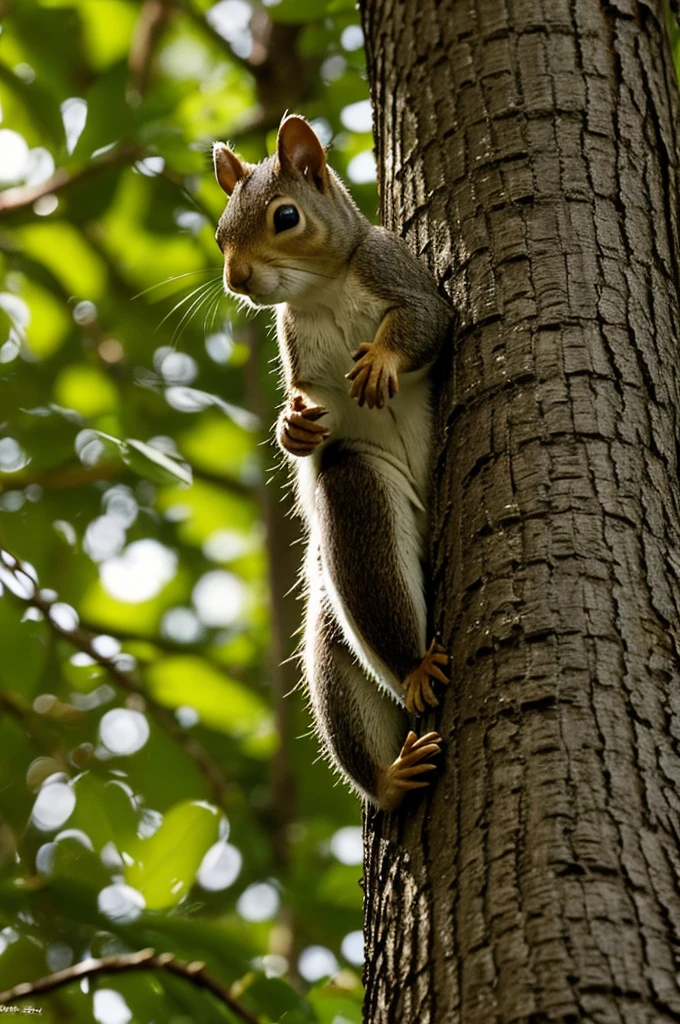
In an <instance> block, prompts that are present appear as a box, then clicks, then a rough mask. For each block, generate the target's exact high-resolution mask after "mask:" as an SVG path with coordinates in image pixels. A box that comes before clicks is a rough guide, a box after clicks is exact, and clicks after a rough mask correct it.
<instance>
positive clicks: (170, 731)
mask: <svg viewBox="0 0 680 1024" xmlns="http://www.w3.org/2000/svg"><path fill="white" fill-rule="evenodd" d="M0 554H1V558H0V562H1V564H2V567H3V568H4V569H5V570H6V571H7V572H10V573H11V574H12V576H13V577H14V579H15V580H16V581H17V583H18V584H19V585H20V587H21V588H22V589H25V588H26V585H27V581H30V583H31V587H32V593H30V594H28V595H26V596H23V595H22V594H13V596H14V597H15V598H16V599H18V600H20V601H23V602H24V604H26V605H28V606H29V607H33V608H37V609H38V610H39V611H41V612H42V613H43V615H44V616H45V619H46V621H47V622H48V623H49V625H50V626H51V628H52V629H53V630H54V631H55V633H58V634H59V635H60V636H62V637H64V639H65V640H68V641H69V643H71V644H73V646H74V647H77V648H78V650H79V651H82V652H83V653H84V654H87V655H89V657H90V658H92V660H93V661H96V662H97V664H98V665H101V667H102V668H103V669H105V670H106V671H107V672H108V673H109V675H110V676H111V677H112V678H113V679H114V680H115V681H116V682H117V683H118V685H119V686H120V687H121V688H122V689H124V690H127V691H128V693H133V694H135V695H137V696H138V697H140V698H142V700H143V701H144V704H145V706H146V707H147V708H148V710H149V714H150V715H151V716H152V717H153V719H154V721H155V722H156V724H157V725H158V726H159V728H161V729H162V730H163V731H164V732H165V733H166V734H167V735H168V736H169V737H170V738H171V739H172V740H174V742H175V743H176V744H177V745H178V746H179V747H181V748H182V750H183V751H184V753H185V754H187V756H188V757H190V758H191V760H192V761H193V762H194V764H195V765H196V767H197V768H198V770H199V771H200V772H201V774H202V775H203V777H204V778H205V780H206V782H207V784H208V786H209V787H210V789H211V791H212V796H213V799H214V801H215V803H216V804H218V805H219V806H220V807H222V808H223V809H226V808H227V807H228V803H229V795H230V790H231V787H230V785H229V783H228V782H227V780H226V778H225V777H224V774H223V772H222V769H221V768H220V766H219V765H218V764H217V762H216V761H215V760H214V759H213V758H212V756H211V755H210V754H209V753H208V751H207V750H206V749H205V747H204V746H203V745H202V744H201V743H199V742H198V740H196V739H194V737H193V736H191V735H190V733H188V732H187V731H186V729H183V728H182V726H181V725H179V723H178V722H177V720H176V719H175V716H174V715H173V714H172V712H171V711H170V710H169V709H168V708H166V707H164V706H163V705H162V704H159V703H158V702H157V701H155V700H154V699H153V697H150V696H149V694H148V692H147V690H146V689H145V687H144V686H143V685H142V684H141V683H140V682H139V681H138V680H137V679H136V677H135V676H134V674H133V673H132V672H127V671H125V670H124V669H121V668H120V667H119V666H118V665H117V664H116V662H115V660H114V659H113V658H107V657H104V655H102V654H99V652H98V651H97V650H96V649H95V647H94V646H93V643H92V638H91V637H90V636H89V635H88V634H87V633H86V632H85V631H84V630H83V629H80V628H78V627H76V628H75V629H68V628H66V627H65V626H61V625H60V624H59V623H58V622H55V620H54V618H53V617H52V615H51V614H50V613H51V610H52V605H53V604H55V602H56V600H57V599H56V598H54V599H52V600H49V599H47V598H45V597H43V595H42V594H41V592H40V589H39V585H38V582H37V580H36V579H35V578H34V577H33V575H32V574H31V572H30V571H29V570H28V569H27V568H26V567H25V566H24V565H23V564H22V562H21V560H20V559H19V558H17V557H16V556H15V555H13V554H11V552H9V551H8V550H7V548H6V547H5V545H4V544H3V545H0Z"/></svg>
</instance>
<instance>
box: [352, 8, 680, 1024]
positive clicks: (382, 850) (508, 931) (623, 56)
mask: <svg viewBox="0 0 680 1024" xmlns="http://www.w3.org/2000/svg"><path fill="white" fill-rule="evenodd" d="M362 14H363V22H364V31H365V36H366V44H367V53H368V68H369V76H370V81H371V89H372V97H373V104H374V110H375V129H376V142H377V149H378V166H379V181H380V187H381V200H382V212H383V218H384V223H385V224H386V225H387V226H389V227H392V228H394V229H395V230H397V231H400V232H401V233H402V234H403V236H404V237H405V238H406V240H407V241H408V242H409V244H410V245H411V246H412V248H413V249H414V250H415V251H416V252H417V253H419V254H420V255H421V256H422V257H423V258H424V259H426V260H428V261H429V263H430V265H431V266H432V268H433V269H434V271H435V272H436V274H437V275H438V278H439V280H440V281H441V282H442V283H444V284H445V286H446V288H447V290H448V293H449V295H450V296H451V299H452V300H453V302H454V304H455V306H456V308H457V311H458V314H459V321H458V324H457V328H456V331H455V337H454V343H453V351H452V353H450V354H449V355H450V360H451V362H452V363H453V364H454V370H455V373H454V376H453V381H452V382H451V381H450V382H449V384H448V386H446V387H444V388H443V389H442V394H441V395H439V396H438V405H439V414H440V417H441V425H442V430H441V434H440V436H441V437H442V438H443V446H442V449H441V452H440V454H439V458H438V461H437V466H436V475H435V488H436V490H435V498H434V507H433V524H432V536H433V542H432V545H433V546H432V559H433V562H432V564H433V570H432V572H433V625H434V627H435V628H437V629H438V630H440V631H441V635H442V637H443V640H444V642H445V643H446V645H447V647H448V649H449V650H450V652H451V655H452V665H451V668H452V680H453V682H452V685H451V686H450V688H449V690H448V692H447V694H446V697H445V699H444V701H443V707H442V708H441V709H440V710H441V715H440V716H439V717H437V718H434V719H432V720H431V721H432V722H434V723H435V724H436V725H437V727H438V728H439V729H440V730H441V732H442V735H443V736H444V737H445V744H446V749H445V754H444V762H445V763H444V767H443V770H442V773H441V777H440V778H439V779H438V780H437V781H436V783H435V785H433V786H432V787H431V789H430V790H428V791H426V793H425V797H424V798H422V797H420V796H417V797H414V798H413V799H411V800H409V801H408V802H407V803H406V804H405V806H404V808H403V809H402V811H400V812H399V813H398V814H393V815H384V814H380V813H375V814H373V813H369V814H368V815H367V818H366V822H365V826H366V827H365V832H366V858H365V886H366V895H365V917H366V955H367V961H366V969H365V976H366V984H367V996H366V1009H365V1020H366V1021H368V1022H370V1024H411V1022H413V1024H416V1022H417V1024H449V1022H451V1024H454V1022H455V1024H459V1022H460V1024H496V1022H502V1024H510V1022H513V1024H514V1022H528V1024H542V1022H548V1021H550V1022H554V1021H560V1022H563V1024H567V1022H576V1021H593V1022H598V1024H642V1022H644V1024H651V1022H654V1024H660V1022H667V1021H680V984H679V981H678V977H679V975H678V971H679V970H680V843H679V839H680V818H679V811H680V756H679V755H680V747H679V740H680V615H679V600H680V598H679V595H680V589H679V579H680V487H679V483H678V465H679V452H680V449H679V446H678V441H677V439H678V436H679V435H678V420H679V417H680V391H679V377H680V366H679V363H680V359H679V354H678V348H677V346H678V324H679V322H680V267H679V247H678V157H677V134H678V128H677V125H678V90H677V82H676V78H675V73H674V68H673V62H672V58H671V54H670V50H669V45H668V39H667V35H666V31H665V26H664V11H663V7H662V4H661V2H660V0H401V2H400V0H363V7H362ZM426 724H427V725H428V726H430V720H428V722H427V723H426ZM421 728H422V726H421Z"/></svg>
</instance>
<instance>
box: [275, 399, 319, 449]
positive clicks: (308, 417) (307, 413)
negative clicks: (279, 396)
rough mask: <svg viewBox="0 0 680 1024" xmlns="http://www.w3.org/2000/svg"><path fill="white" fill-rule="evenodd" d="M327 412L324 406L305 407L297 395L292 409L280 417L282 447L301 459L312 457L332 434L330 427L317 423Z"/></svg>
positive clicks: (278, 435) (279, 435)
mask: <svg viewBox="0 0 680 1024" xmlns="http://www.w3.org/2000/svg"><path fill="white" fill-rule="evenodd" d="M327 412H328V410H327V409H324V407H323V406H322V405H305V403H304V400H303V399H302V398H301V397H300V396H299V395H297V396H296V397H295V399H294V400H293V404H292V407H291V408H290V409H285V410H284V412H283V413H282V414H281V416H280V417H279V425H278V430H277V438H278V442H279V444H280V445H281V447H282V448H284V449H285V450H286V451H287V452H289V453H290V454H291V455H297V456H298V457H299V458H303V457H304V456H305V455H311V454H312V452H314V451H316V449H317V448H318V446H319V445H320V444H321V442H322V441H325V440H326V438H327V437H328V435H329V434H330V431H329V429H328V427H326V426H324V424H323V423H317V420H319V419H321V417H322V416H325V415H326V413H327Z"/></svg>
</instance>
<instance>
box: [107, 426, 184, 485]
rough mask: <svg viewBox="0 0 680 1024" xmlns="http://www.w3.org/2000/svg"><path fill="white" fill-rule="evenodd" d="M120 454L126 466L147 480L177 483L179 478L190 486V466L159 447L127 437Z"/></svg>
mask: <svg viewBox="0 0 680 1024" xmlns="http://www.w3.org/2000/svg"><path fill="white" fill-rule="evenodd" d="M121 455H122V458H123V462H124V463H125V465H126V466H129V467H130V469H133V470H134V471H135V473H138V474H139V475H140V476H143V477H146V479H147V480H153V481H154V483H157V484H170V483H177V481H178V480H179V481H180V483H182V484H184V485H185V486H186V487H190V486H191V482H192V475H191V467H190V466H187V464H186V463H183V462H178V461H177V460H176V459H174V458H172V457H171V456H170V455H166V454H165V452H162V451H161V450H160V448H154V446H153V445H150V444H145V443H144V442H143V441H136V440H134V438H130V437H129V438H127V439H126V440H125V442H124V443H123V444H122V445H121Z"/></svg>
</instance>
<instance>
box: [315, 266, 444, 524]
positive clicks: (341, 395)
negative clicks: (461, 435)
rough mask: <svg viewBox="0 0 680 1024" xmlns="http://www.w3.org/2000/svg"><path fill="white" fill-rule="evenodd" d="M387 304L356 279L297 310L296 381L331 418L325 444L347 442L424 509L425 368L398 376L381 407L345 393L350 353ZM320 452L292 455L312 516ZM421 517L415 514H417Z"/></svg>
mask: <svg viewBox="0 0 680 1024" xmlns="http://www.w3.org/2000/svg"><path fill="white" fill-rule="evenodd" d="M386 309H387V303H386V302H384V301H383V300H378V299H376V298H375V297H374V296H372V295H370V294H369V293H368V292H366V291H365V290H364V289H363V288H361V286H360V285H358V283H356V282H351V283H350V282H346V284H345V287H344V288H343V289H342V291H340V292H339V293H336V295H335V297H334V305H333V307H332V309H331V308H328V307H317V309H315V310H304V311H301V310H297V309H296V310H295V319H296V328H297V338H296V356H297V360H296V362H297V366H296V369H297V373H296V378H297V380H296V381H295V384H296V386H298V387H299V389H300V390H301V391H302V392H303V393H304V394H305V395H306V396H307V398H308V399H309V401H310V403H313V404H314V405H323V406H324V407H325V408H326V409H327V410H328V415H327V416H325V417H324V419H323V420H322V422H323V423H324V424H325V425H327V426H328V429H329V430H330V436H329V439H328V441H329V442H331V441H347V442H349V443H350V444H351V447H352V448H353V449H355V450H356V451H361V452H362V453H363V454H364V455H365V456H366V457H367V458H368V460H369V461H370V462H371V463H372V464H373V466H374V468H375V469H376V470H378V471H379V472H380V473H381V475H383V476H385V477H387V478H388V479H389V480H390V481H391V482H392V483H393V484H394V485H396V486H397V487H399V489H400V490H401V491H402V492H403V493H404V494H405V495H406V496H407V497H408V498H409V500H410V501H411V502H412V504H413V505H414V506H415V508H416V509H417V510H418V511H419V512H420V513H422V512H423V510H424V508H425V506H426V503H427V487H428V479H429V469H430V467H429V450H430V438H431V419H432V414H431V408H430V383H429V376H428V368H427V367H426V368H424V369H421V370H417V371H415V372H413V373H404V374H401V375H400V377H399V391H398V393H397V394H396V395H395V396H394V398H391V399H388V401H387V402H386V404H385V406H384V407H383V408H382V409H369V408H368V406H366V405H364V406H359V404H358V402H357V401H356V399H354V398H351V397H350V390H351V382H350V381H348V380H346V379H345V374H347V373H349V371H350V370H351V369H352V367H353V365H354V363H353V361H352V356H353V354H354V353H355V352H356V351H357V349H358V348H359V346H360V345H361V344H362V343H363V342H366V341H373V339H374V337H375V334H376V331H377V329H378V326H379V325H380V322H381V320H382V318H383V316H384V314H385V312H386ZM320 462H321V449H319V451H318V452H317V453H316V454H315V455H314V456H312V457H311V458H305V459H297V460H296V463H297V468H298V481H299V489H300V500H301V504H302V506H303V511H304V512H305V514H306V515H307V516H308V517H311V516H313V508H314V499H313V494H314V488H315V484H316V477H317V476H318V472H319V466H320ZM421 518H422V519H424V516H422V515H418V519H421Z"/></svg>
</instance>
